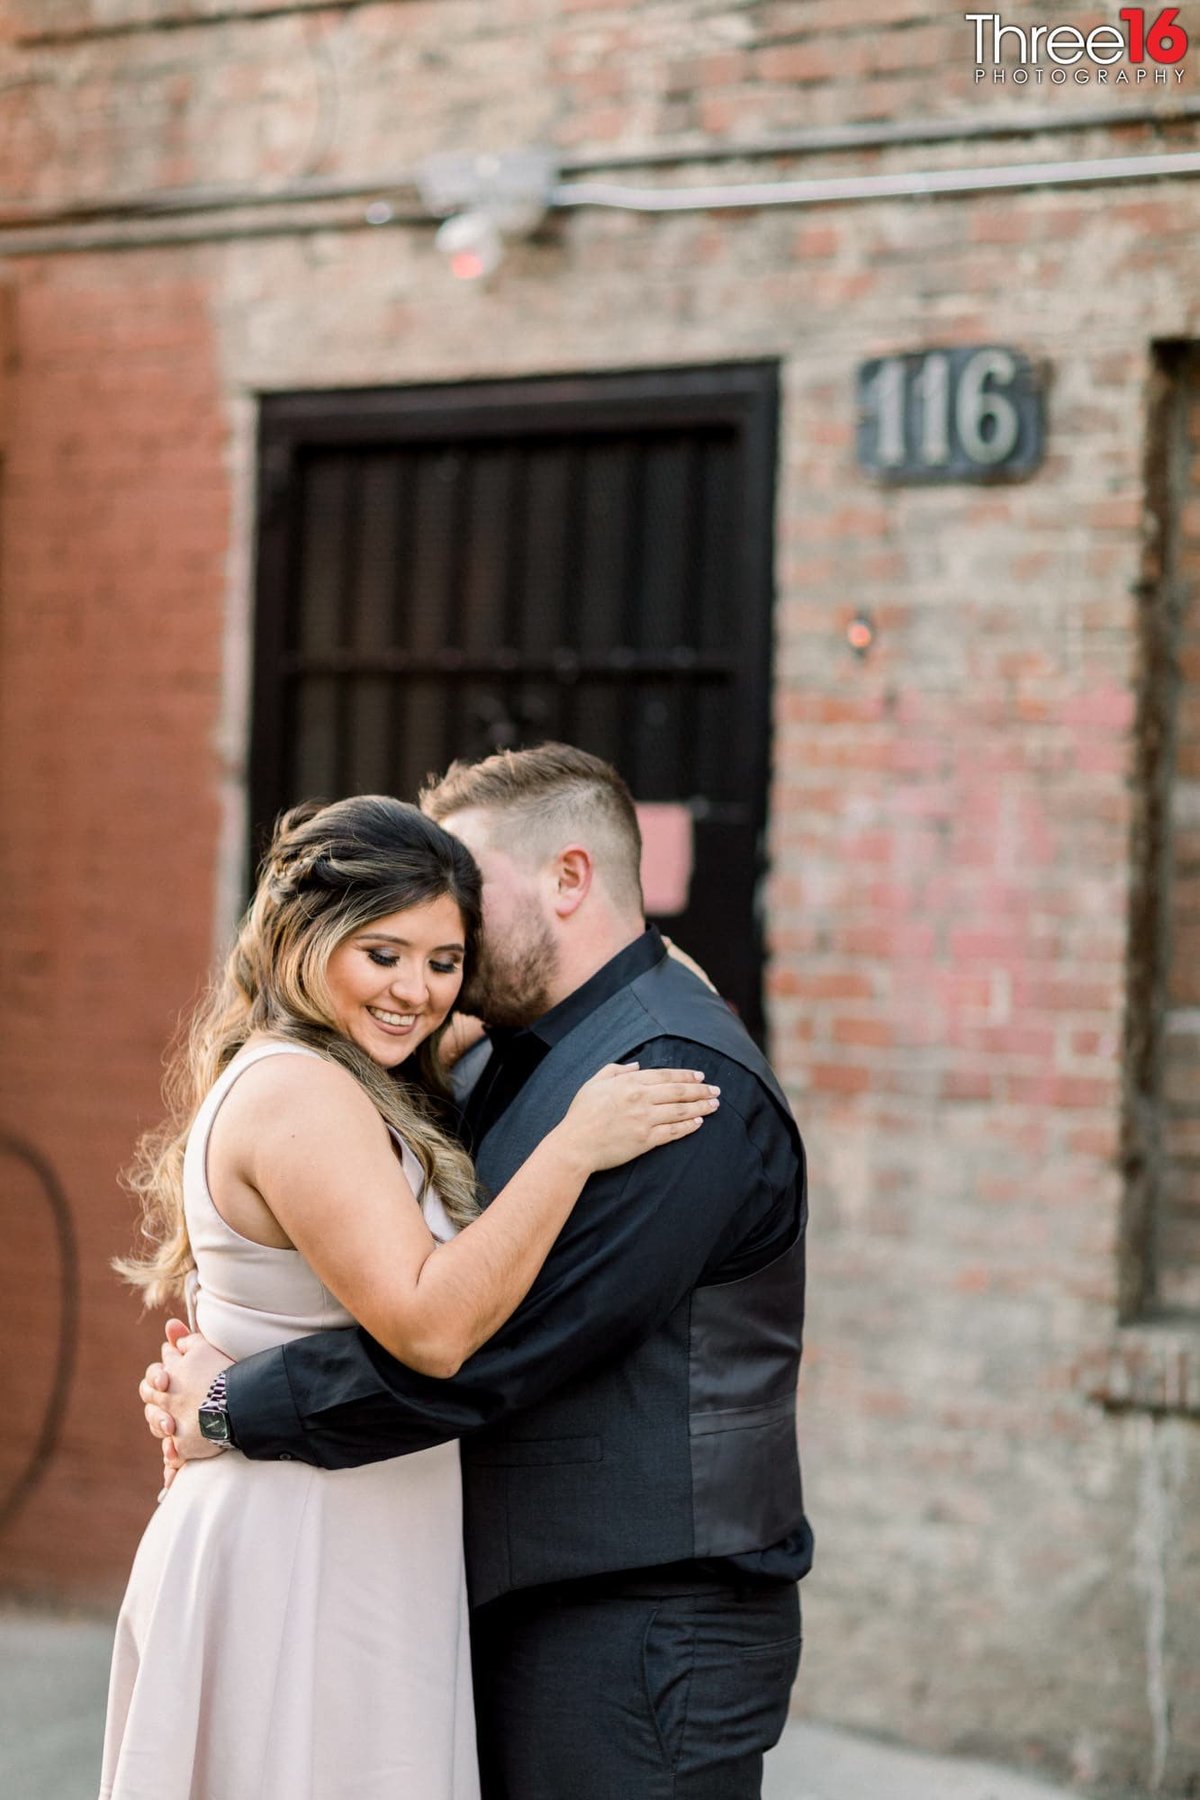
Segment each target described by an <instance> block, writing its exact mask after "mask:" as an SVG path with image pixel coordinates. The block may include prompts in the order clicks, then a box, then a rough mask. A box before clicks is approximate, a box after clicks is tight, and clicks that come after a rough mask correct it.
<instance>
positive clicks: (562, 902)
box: [550, 844, 596, 919]
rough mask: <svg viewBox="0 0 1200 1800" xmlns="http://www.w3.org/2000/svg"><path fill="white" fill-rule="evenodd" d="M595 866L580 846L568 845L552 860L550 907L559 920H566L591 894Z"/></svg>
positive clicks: (587, 853) (589, 853)
mask: <svg viewBox="0 0 1200 1800" xmlns="http://www.w3.org/2000/svg"><path fill="white" fill-rule="evenodd" d="M595 873H596V865H595V863H594V862H593V861H592V853H591V851H590V850H585V849H584V847H583V845H582V844H568V845H567V847H566V849H565V850H560V851H559V853H558V855H557V856H556V857H555V859H554V864H553V867H552V870H551V875H552V890H553V891H552V893H551V897H550V900H551V905H552V906H553V907H554V910H555V912H556V913H557V914H558V916H559V918H560V919H567V918H569V917H570V916H571V914H572V913H573V912H574V911H575V909H576V907H578V906H579V905H580V904H581V903H582V902H583V901H584V900H586V898H587V896H588V894H589V893H590V892H591V886H592V881H593V878H594V876H595Z"/></svg>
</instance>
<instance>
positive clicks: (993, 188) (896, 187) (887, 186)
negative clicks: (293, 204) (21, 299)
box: [0, 150, 1200, 258]
mask: <svg viewBox="0 0 1200 1800" xmlns="http://www.w3.org/2000/svg"><path fill="white" fill-rule="evenodd" d="M1194 175H1200V151H1194V150H1192V151H1177V152H1170V153H1164V154H1161V155H1152V156H1120V157H1102V158H1094V159H1089V160H1086V161H1080V162H1045V163H1007V164H1001V165H999V166H997V167H993V168H981V169H928V170H912V171H909V172H907V173H903V174H897V175H850V176H828V177H824V178H819V179H816V180H803V181H788V180H784V181H761V182H735V183H730V184H728V185H726V186H719V185H707V184H706V185H703V186H697V187H682V188H663V187H655V188H650V187H629V186H625V185H622V184H620V183H617V182H599V181H597V182H584V181H580V182H559V183H557V184H556V185H555V186H554V187H553V188H552V189H551V190H550V193H549V195H548V197H547V198H548V205H549V207H550V208H551V209H552V210H555V211H569V210H572V209H575V208H579V207H584V206H596V207H606V208H613V209H617V210H619V211H623V212H639V213H658V214H667V213H685V212H708V211H714V212H716V211H733V210H739V211H745V210H753V209H756V208H761V207H774V206H792V207H806V206H830V205H851V204H858V203H863V202H870V201H872V200H894V199H933V198H936V197H937V196H939V195H953V194H981V193H998V192H1004V191H1007V192H1014V191H1018V190H1021V189H1025V190H1029V189H1035V188H1054V187H1098V186H1105V185H1109V184H1112V183H1117V182H1133V181H1158V180H1162V179H1165V178H1169V177H1190V176H1194ZM392 192H393V193H394V192H395V190H394V189H393V190H392ZM367 194H374V195H375V196H376V202H377V204H380V205H382V212H376V213H375V216H374V217H372V216H369V213H370V212H374V210H375V209H374V208H371V209H369V213H363V212H360V211H359V210H358V209H357V208H354V209H353V210H348V208H347V198H346V197H345V196H342V197H340V205H336V206H333V205H331V204H330V201H329V199H326V200H325V204H324V205H321V204H320V203H319V202H318V201H317V200H316V199H312V198H310V199H308V207H309V210H308V211H307V212H306V213H305V214H304V215H303V216H301V217H290V218H274V219H270V220H257V221H256V220H252V219H247V220H242V221H238V222H236V223H234V222H232V221H229V222H226V223H225V224H223V225H216V224H214V223H212V222H211V221H210V220H209V219H207V218H204V217H198V218H196V219H194V220H191V221H189V220H187V219H186V218H181V217H179V215H178V213H177V212H175V209H174V208H171V209H164V214H168V213H171V212H174V213H175V216H174V217H169V216H163V215H160V217H159V219H158V220H157V222H155V221H154V220H153V218H152V217H139V218H131V219H127V220H126V222H125V223H124V225H123V226H122V225H121V224H120V223H116V222H113V221H106V222H104V223H100V222H96V223H93V224H87V223H79V224H77V225H75V226H74V227H73V228H69V229H66V230H63V229H61V228H56V227H50V226H37V225H30V224H27V223H26V222H25V221H23V220H22V221H17V222H14V223H10V224H8V225H3V226H0V258H3V257H6V256H30V255H39V254H40V255H48V254H55V253H60V252H68V251H83V250H90V249H101V248H103V249H122V248H141V247H145V246H149V245H155V244H162V245H167V244H182V243H194V242H202V241H215V240H222V239H228V238H235V237H238V238H240V237H255V236H263V237H265V236H268V235H270V236H281V235H282V236H287V235H292V234H295V235H299V234H302V233H307V232H312V231H326V230H347V229H349V230H355V229H372V230H379V229H380V228H381V227H384V226H397V225H413V224H418V225H421V224H426V223H433V221H432V220H430V219H427V218H426V216H425V215H417V214H415V213H414V212H413V210H412V209H411V207H406V208H404V209H402V210H401V209H393V207H392V206H391V205H390V204H388V203H386V202H383V201H382V199H381V196H380V190H379V189H378V188H374V189H370V188H364V189H362V190H361V195H362V197H365V196H366V195H367ZM270 199H271V197H269V196H266V195H263V196H259V197H258V201H259V203H260V204H262V205H263V206H269V205H270ZM230 210H231V211H233V210H235V209H233V208H230Z"/></svg>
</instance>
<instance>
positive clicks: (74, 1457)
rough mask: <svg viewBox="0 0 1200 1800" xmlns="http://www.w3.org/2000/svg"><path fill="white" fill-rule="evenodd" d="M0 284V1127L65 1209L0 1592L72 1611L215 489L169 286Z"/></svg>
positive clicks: (176, 892) (110, 1578) (188, 724)
mask: <svg viewBox="0 0 1200 1800" xmlns="http://www.w3.org/2000/svg"><path fill="white" fill-rule="evenodd" d="M16 286H17V294H18V306H17V310H16V317H15V321H14V332H15V343H16V346H17V366H16V369H15V371H14V373H13V377H12V380H11V382H10V396H11V401H12V410H11V414H10V416H9V418H8V420H7V430H6V434H5V435H6V458H5V469H4V478H5V495H4V509H5V510H4V525H5V529H4V534H3V535H4V544H3V553H2V561H0V588H2V590H3V593H4V595H5V601H6V604H5V605H4V607H3V609H2V618H0V629H2V637H0V669H2V671H3V673H2V678H0V679H2V683H3V686H2V698H3V712H2V725H0V768H2V770H3V774H2V776H0V782H2V789H0V793H2V799H0V808H2V816H3V820H4V831H3V863H2V870H3V872H2V875H0V893H2V896H3V898H2V901H0V985H2V986H3V991H4V995H5V1031H4V1042H3V1050H2V1052H0V1083H2V1087H0V1094H2V1100H0V1126H2V1127H3V1128H4V1129H5V1130H6V1131H8V1132H11V1133H13V1134H14V1135H15V1136H17V1137H18V1138H19V1139H20V1140H22V1141H23V1142H24V1143H26V1144H28V1145H31V1146H32V1147H33V1148H34V1149H35V1150H36V1151H38V1152H40V1154H41V1155H43V1156H45V1157H46V1158H48V1159H49V1161H50V1163H51V1164H52V1166H53V1168H54V1170H55V1171H56V1173H57V1176H58V1179H59V1181H60V1182H61V1184H62V1186H63V1188H64V1189H65V1192H66V1195H67V1198H68V1200H69V1202H70V1204H71V1210H72V1217H73V1221H74V1227H75V1230H76V1232H77V1234H78V1245H79V1254H80V1261H81V1268H82V1294H81V1311H80V1330H81V1343H80V1362H79V1367H78V1375H77V1379H76V1381H75V1384H74V1388H73V1391H72V1395H71V1401H70V1406H69V1410H68V1412H67V1414H66V1416H65V1418H63V1419H62V1421H61V1433H62V1439H61V1449H60V1451H59V1454H58V1456H57V1458H56V1459H55V1461H54V1463H53V1464H52V1466H51V1469H50V1472H49V1473H48V1475H47V1476H46V1478H45V1479H44V1480H43V1481H42V1483H41V1484H40V1486H39V1488H38V1490H37V1493H36V1498H35V1500H34V1501H33V1503H31V1504H30V1505H28V1506H27V1507H26V1508H25V1509H24V1510H23V1512H22V1513H21V1514H20V1515H19V1517H18V1520H17V1522H16V1523H15V1525H14V1526H13V1527H12V1528H11V1529H10V1530H9V1531H8V1532H7V1533H6V1534H5V1536H4V1539H3V1543H2V1546H0V1552H2V1555H3V1571H4V1581H5V1584H6V1585H11V1586H12V1587H14V1588H17V1589H21V1590H25V1591H32V1592H40V1591H46V1590H52V1591H63V1592H68V1593H69V1592H77V1593H81V1594H87V1593H94V1592H97V1591H100V1590H109V1591H111V1589H112V1588H113V1586H114V1584H115V1583H116V1581H117V1579H118V1575H119V1571H120V1566H121V1563H122V1561H123V1560H124V1559H125V1558H126V1557H127V1555H128V1553H129V1551H130V1549H131V1547H132V1544H133V1543H134V1542H135V1541H136V1536H137V1532H138V1531H139V1530H140V1528H141V1524H142V1522H143V1521H144V1517H145V1513H146V1509H147V1506H148V1504H149V1502H150V1501H151V1500H152V1498H153V1493H154V1477H155V1467H154V1459H153V1456H152V1455H151V1454H149V1452H148V1445H147V1444H145V1443H143V1442H142V1437H143V1435H144V1434H143V1433H140V1432H139V1431H138V1429H137V1421H136V1419H135V1418H134V1417H133V1412H132V1409H131V1408H130V1407H129V1406H127V1405H116V1406H114V1404H113V1392H112V1383H113V1379H114V1376H116V1378H117V1380H118V1382H119V1384H120V1385H122V1386H125V1387H127V1386H128V1378H129V1374H130V1371H131V1370H132V1369H133V1368H134V1367H135V1365H136V1362H137V1359H138V1356H139V1355H140V1352H141V1349H142V1348H143V1347H146V1348H148V1349H152V1348H153V1346H154V1344H155V1343H156V1342H157V1340H158V1337H159V1335H160V1333H159V1331H158V1329H157V1326H156V1325H155V1324H154V1322H152V1321H151V1322H148V1323H147V1324H146V1325H144V1326H143V1327H139V1325H138V1308H137V1305H136V1303H135V1302H134V1300H133V1299H132V1298H127V1297H124V1296H123V1295H122V1293H121V1291H120V1289H119V1288H118V1286H117V1283H116V1281H115V1278H114V1277H112V1276H111V1275H110V1274H109V1273H108V1271H107V1266H106V1265H107V1259H108V1257H109V1256H111V1255H112V1254H113V1253H114V1251H115V1250H117V1249H119V1248H121V1247H122V1244H123V1243H127V1242H128V1241H129V1237H130V1227H129V1223H128V1220H129V1212H130V1209H129V1206H128V1204H127V1203H126V1202H125V1201H124V1200H123V1199H122V1198H121V1196H120V1195H119V1193H118V1191H117V1189H116V1185H115V1174H116V1170H117V1168H118V1166H119V1165H120V1164H122V1163H123V1162H125V1161H127V1160H128V1156H129V1151H130V1148H131V1145H132V1140H133V1137H134V1135H135V1132H136V1128H137V1125H138V1122H139V1120H140V1121H142V1122H149V1121H150V1120H151V1119H152V1118H153V1117H154V1116H155V1112H156V1104H157V1081H158V1071H159V1065H160V1057H161V1052H162V1046H163V1043H164V1041H165V1038H166V1036H167V1035H168V1034H169V1032H170V1030H171V1029H172V1023H173V1020H174V1019H175V1017H176V1016H177V1014H178V1012H179V1010H180V1008H181V1007H182V1006H183V1005H184V1004H185V1002H186V1001H187V1000H188V998H189V996H190V994H191V993H192V992H193V990H194V988H195V985H196V981H197V978H198V975H199V973H200V971H201V970H202V969H203V967H204V964H205V962H206V959H207V957H208V953H209V947H210V943H211V933H212V918H211V908H212V890H213V880H214V877H213V873H212V864H213V855H214V841H215V835H216V798H215V755H214V748H213V742H212V739H213V715H214V709H215V703H216V696H217V692H218V687H219V683H220V679H221V668H220V642H221V622H222V600H221V586H222V580H223V567H224V559H225V553H226V536H227V516H228V497H227V492H226V488H227V476H226V473H225V470H224V468H223V466H222V438H223V427H222V421H221V397H220V394H219V392H218V389H217V386H216V383H215V379H214V366H213V343H212V335H211V331H210V329H209V325H208V318H207V301H206V296H205V294H204V291H203V288H202V287H201V286H200V285H199V284H197V283H196V281H195V280H194V279H189V277H188V275H187V273H186V272H185V271H181V270H180V269H178V268H171V267H169V266H164V265H162V264H156V265H155V264H151V263H143V264H142V265H141V266H140V267H135V266H134V265H133V264H132V263H125V264H121V265H118V266H117V267H116V268H110V269H108V270H104V271H102V270H100V269H99V268H97V267H95V266H93V265H90V264H84V263H69V262H61V263H55V264H46V265H43V266H41V267H38V268H34V267H25V268H22V269H21V270H19V271H17V274H16ZM5 1177H6V1179H5V1193H4V1233H5V1243H4V1269H5V1275H4V1293H5V1311H6V1324H5V1341H6V1348H8V1349H9V1350H10V1353H11V1355H12V1358H13V1366H14V1367H16V1368H17V1369H19V1370H21V1371H23V1372H24V1376H23V1378H24V1379H25V1380H27V1381H28V1382H29V1384H30V1395H31V1397H32V1398H33V1400H35V1401H36V1407H37V1409H38V1410H40V1408H41V1406H42V1404H43V1402H44V1400H45V1399H46V1398H47V1397H48V1382H49V1373H48V1372H49V1370H50V1368H51V1366H52V1359H53V1356H54V1353H55V1349H56V1345H57V1342H58V1335H59V1332H60V1330H61V1329H62V1324H63V1321H62V1317H61V1310H60V1307H59V1303H58V1299H57V1287H58V1280H59V1269H58V1252H57V1249H56V1246H55V1243H54V1238H53V1235H52V1231H51V1222H52V1215H51V1213H50V1211H49V1207H48V1203H47V1201H46V1199H45V1196H44V1195H43V1194H42V1193H41V1192H40V1190H39V1189H38V1188H37V1187H36V1186H35V1185H34V1184H33V1183H32V1182H31V1180H30V1178H29V1176H28V1173H27V1172H26V1171H25V1170H24V1169H23V1167H22V1166H21V1165H19V1164H14V1163H12V1162H11V1160H10V1159H6V1162H5ZM18 1302H20V1303H21V1304H23V1306H24V1307H25V1308H26V1309H28V1312H29V1318H28V1321H27V1329H20V1331H19V1341H17V1339H16V1338H14V1333H15V1332H16V1330H17V1328H16V1326H15V1322H14V1319H13V1317H12V1315H11V1314H10V1313H9V1311H8V1308H9V1305H10V1303H18ZM35 1302H37V1303H36V1304H35ZM10 1340H11V1341H10ZM20 1378H21V1377H19V1379H20ZM28 1423H31V1421H27V1424H28ZM29 1446H30V1435H29V1433H28V1431H26V1432H25V1433H16V1434H6V1439H5V1444H4V1447H3V1451H2V1452H0V1457H2V1459H3V1472H4V1476H5V1477H7V1478H8V1479H12V1478H15V1475H16V1472H17V1469H18V1467H19V1465H20V1463H21V1462H22V1461H23V1459H24V1456H25V1455H26V1453H27V1452H28V1449H29ZM5 1486H6V1487H7V1480H6V1482H5Z"/></svg>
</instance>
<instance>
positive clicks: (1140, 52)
mask: <svg viewBox="0 0 1200 1800" xmlns="http://www.w3.org/2000/svg"><path fill="white" fill-rule="evenodd" d="M963 17H964V19H966V21H967V23H968V25H971V26H973V27H974V31H975V80H976V82H977V83H978V82H981V81H988V80H989V79H990V80H991V81H994V82H1007V81H1010V82H1012V84H1013V85H1014V87H1024V86H1025V85H1026V84H1030V85H1038V84H1043V83H1045V82H1050V83H1051V84H1052V85H1053V86H1055V87H1063V86H1065V85H1066V83H1067V82H1073V83H1075V84H1076V85H1077V86H1080V87H1082V86H1084V85H1085V84H1086V83H1088V82H1091V81H1094V82H1095V83H1096V84H1097V85H1098V86H1099V87H1106V86H1114V87H1133V86H1136V85H1138V84H1139V83H1144V82H1154V83H1156V84H1157V85H1158V86H1160V87H1165V86H1167V85H1168V84H1169V83H1172V82H1182V80H1183V77H1184V73H1185V71H1184V66H1183V59H1184V57H1185V56H1186V54H1187V47H1188V34H1187V32H1186V31H1185V30H1184V28H1183V26H1182V25H1181V24H1180V23H1179V8H1178V7H1177V6H1164V7H1162V8H1160V10H1159V11H1158V12H1154V11H1153V10H1148V9H1147V8H1146V7H1144V6H1123V7H1122V8H1121V11H1120V13H1119V15H1118V17H1119V18H1120V21H1121V22H1120V24H1119V25H1118V24H1112V25H1094V26H1092V27H1091V29H1090V30H1087V31H1084V30H1083V29H1081V27H1080V26H1078V25H1056V24H1050V23H1047V24H1045V25H1006V24H1005V22H1004V18H1003V16H1002V15H1001V14H1000V13H990V12H989V13H985V12H977V13H964V14H963Z"/></svg>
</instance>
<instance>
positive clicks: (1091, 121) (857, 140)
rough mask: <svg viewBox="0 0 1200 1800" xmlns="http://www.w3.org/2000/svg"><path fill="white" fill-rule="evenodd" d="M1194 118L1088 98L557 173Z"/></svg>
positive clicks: (1178, 106)
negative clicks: (1063, 106) (1050, 107)
mask: <svg viewBox="0 0 1200 1800" xmlns="http://www.w3.org/2000/svg"><path fill="white" fill-rule="evenodd" d="M1197 119H1200V100H1176V99H1174V98H1172V100H1171V102H1170V104H1169V105H1166V104H1164V105H1161V106H1092V107H1080V108H1078V109H1077V110H1076V109H1071V110H1070V111H1060V112H1055V113H1046V112H1037V113H1033V114H1031V115H1030V114H1025V115H1024V116H1021V115H1019V114H1017V113H1010V114H1009V115H1008V117H1006V118H1002V119H921V120H905V119H892V120H884V121H875V122H872V123H864V124H860V125H830V126H810V127H809V128H807V129H806V130H803V131H782V132H779V133H776V134H772V135H770V136H765V137H758V138H745V139H743V140H742V141H740V142H734V143H720V144H711V143H710V144H696V143H692V144H689V143H687V142H686V141H684V142H682V143H679V144H674V145H672V144H664V145H662V146H661V147H657V148H655V149H653V150H615V151H613V152H612V153H611V154H610V155H608V156H605V155H604V154H603V153H602V152H597V151H591V152H589V153H587V154H585V155H581V156H564V157H561V158H560V159H559V165H558V166H559V168H560V169H561V170H562V172H563V174H564V175H587V174H591V173H593V172H594V171H596V170H599V169H653V168H670V167H679V168H683V167H685V166H686V165H688V164H692V163H709V162H749V161H753V160H757V159H758V158H759V157H770V156H823V155H833V154H836V153H837V152H838V151H840V150H894V149H903V148H904V147H905V146H906V145H909V144H913V145H916V144H956V143H980V142H985V141H986V140H988V139H990V138H1025V137H1041V136H1043V135H1044V134H1046V133H1049V132H1062V131H1104V130H1114V131H1127V130H1130V129H1132V128H1133V127H1135V126H1138V125H1159V126H1170V125H1188V124H1191V123H1194V122H1195V121H1196V120H1197Z"/></svg>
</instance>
